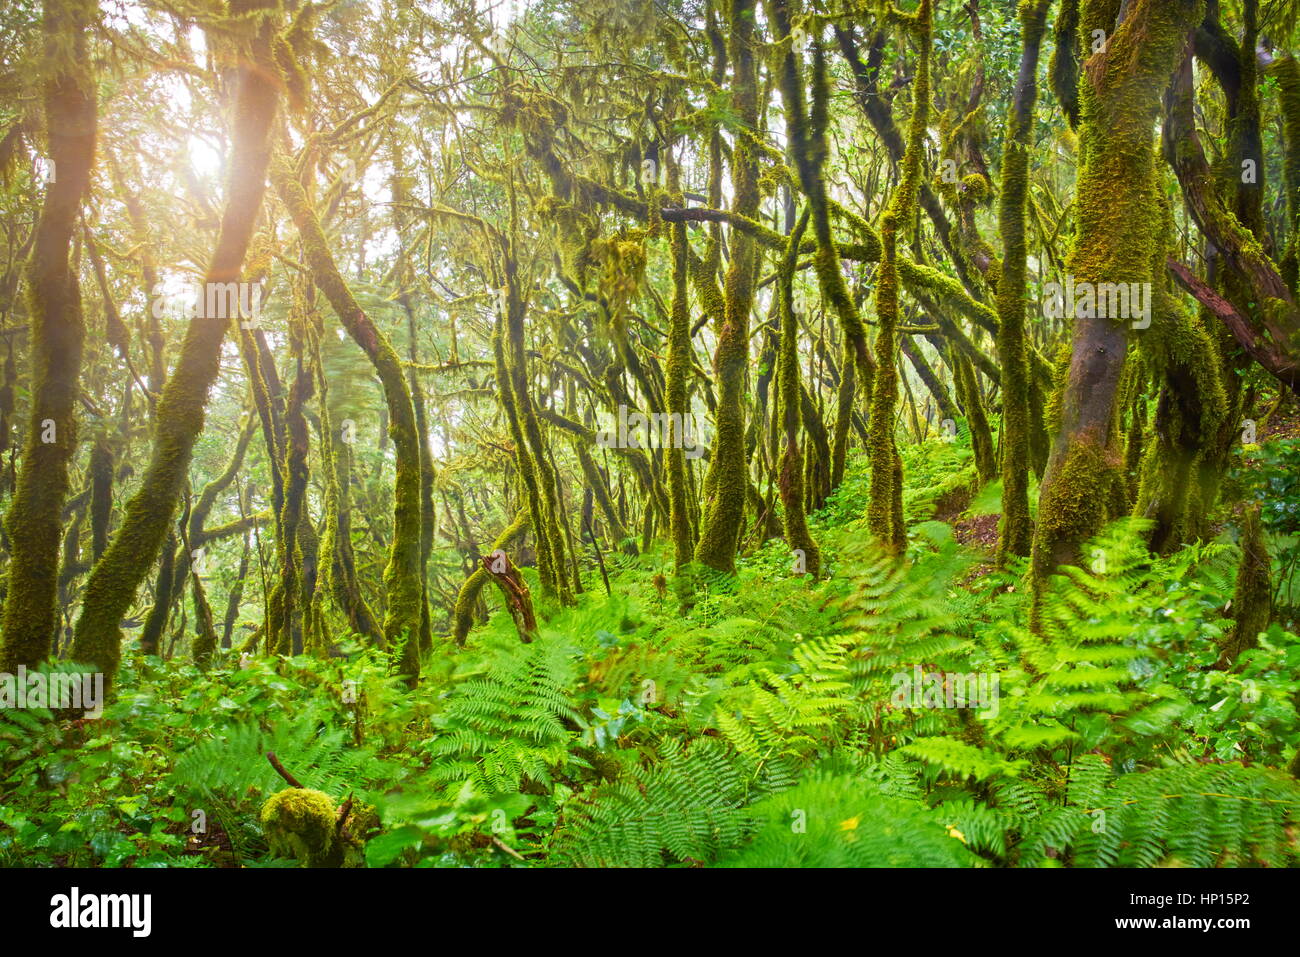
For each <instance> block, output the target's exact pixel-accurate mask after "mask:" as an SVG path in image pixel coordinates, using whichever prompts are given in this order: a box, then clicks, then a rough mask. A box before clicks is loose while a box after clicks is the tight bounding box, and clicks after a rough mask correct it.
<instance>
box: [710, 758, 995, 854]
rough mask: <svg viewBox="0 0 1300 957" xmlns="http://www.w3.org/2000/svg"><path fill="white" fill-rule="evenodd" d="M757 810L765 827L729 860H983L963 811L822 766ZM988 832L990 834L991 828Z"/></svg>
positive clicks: (770, 798) (761, 823) (762, 826)
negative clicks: (964, 826) (961, 823)
mask: <svg viewBox="0 0 1300 957" xmlns="http://www.w3.org/2000/svg"><path fill="white" fill-rule="evenodd" d="M752 813H753V815H754V817H755V820H756V822H757V826H758V832H757V834H756V835H755V837H754V839H753V841H752V842H751V843H750V844H749V845H748V846H746V847H745V848H744V849H743V850H740V851H738V852H737V853H734V854H732V855H729V856H728V857H726V858H725V859H723V861H721V864H722V866H727V867H972V866H977V865H980V864H981V863H982V861H981V860H980V858H979V857H977V856H976V855H975V854H974V853H972V851H971V850H970V848H969V846H968V842H969V838H968V837H967V836H966V835H965V834H964V833H963V832H962V830H961V829H960V827H958V825H957V819H956V818H954V817H953V816H951V815H945V813H944V811H943V810H938V811H935V810H931V809H929V808H926V807H925V806H924V805H922V804H919V803H917V802H914V801H909V800H906V799H902V798H896V797H889V796H887V795H885V794H884V793H882V792H880V791H879V790H877V789H876V788H874V787H873V786H872V783H871V782H870V781H869V780H867V779H863V778H860V777H854V776H850V775H824V774H815V775H813V776H811V777H809V779H808V780H806V781H804V782H803V783H802V784H800V785H799V786H798V787H796V788H793V789H791V790H789V791H784V792H782V793H780V794H777V795H774V796H772V797H769V798H766V799H765V800H763V801H760V802H759V803H758V804H756V805H754V807H753V808H752ZM964 820H969V821H972V822H974V820H975V819H974V817H973V816H968V817H967V818H965V819H964ZM983 820H987V817H986V818H984V819H983ZM968 826H969V825H968ZM971 829H972V831H974V830H975V828H974V827H972V828H971ZM980 837H981V839H985V840H987V839H989V838H988V837H987V835H984V834H983V833H981V834H980Z"/></svg>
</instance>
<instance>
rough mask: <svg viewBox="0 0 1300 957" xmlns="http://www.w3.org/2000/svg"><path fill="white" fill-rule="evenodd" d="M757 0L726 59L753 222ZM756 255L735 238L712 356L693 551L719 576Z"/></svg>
mask: <svg viewBox="0 0 1300 957" xmlns="http://www.w3.org/2000/svg"><path fill="white" fill-rule="evenodd" d="M754 6H755V4H754V0H732V4H731V10H730V21H731V23H730V28H731V33H730V39H729V50H728V54H729V57H730V60H731V65H732V103H733V106H734V108H735V110H736V115H737V117H738V118H739V120H740V123H741V129H740V130H739V131H738V134H737V137H736V142H735V145H734V146H733V148H732V186H733V189H734V201H733V210H734V211H735V212H736V213H738V214H739V215H741V216H745V217H748V218H751V219H752V218H753V217H754V216H755V214H756V213H757V211H758V205H759V199H760V196H759V184H758V155H759V152H758V151H759V148H760V147H759V144H758V143H757V142H756V141H755V137H756V136H757V127H758V71H757V69H756V66H755V60H754V49H753V37H754V14H755V10H754ZM757 267H758V258H757V249H756V244H755V242H754V240H753V238H752V237H751V236H749V235H747V234H746V233H745V232H743V231H741V230H733V231H732V233H731V262H730V264H729V265H728V267H727V278H726V287H725V288H726V293H725V303H724V313H723V321H722V325H721V327H720V328H719V329H718V344H717V348H716V349H715V351H714V355H713V370H714V374H715V376H716V381H717V386H718V407H717V411H716V414H715V418H714V422H715V434H714V440H713V450H712V452H713V458H712V460H711V461H710V465H709V473H708V476H707V478H706V484H705V488H706V495H707V501H706V502H705V504H704V517H703V521H702V522H701V527H700V540H699V542H698V543H697V544H696V546H695V560H696V561H698V562H700V563H701V564H703V565H707V566H709V567H710V568H713V569H716V570H718V571H722V572H733V571H735V567H736V546H737V542H738V540H739V536H740V530H741V523H742V520H743V518H744V513H745V489H746V486H747V485H748V477H747V476H746V468H745V407H744V396H745V375H746V372H747V370H748V365H749V312H750V309H751V308H752V306H753V302H754V279H755V273H756V272H757Z"/></svg>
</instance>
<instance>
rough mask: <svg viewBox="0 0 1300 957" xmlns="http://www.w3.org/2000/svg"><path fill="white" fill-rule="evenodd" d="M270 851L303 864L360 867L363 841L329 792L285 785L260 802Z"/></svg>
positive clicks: (304, 865) (309, 865) (263, 826)
mask: <svg viewBox="0 0 1300 957" xmlns="http://www.w3.org/2000/svg"><path fill="white" fill-rule="evenodd" d="M258 818H259V820H260V821H261V824H262V830H263V831H264V832H265V833H266V840H267V843H268V845H269V846H270V848H271V853H272V854H275V855H276V856H277V857H291V858H294V859H295V860H297V861H298V862H299V864H300V865H301V866H302V867H361V866H362V861H363V858H362V843H361V841H359V840H358V839H357V838H355V837H353V836H352V835H351V834H350V833H349V832H348V829H347V828H346V826H343V825H344V824H345V822H344V821H340V820H339V814H338V811H337V810H336V808H335V807H334V801H333V799H331V798H330V796H329V795H328V794H325V793H323V792H321V791H315V790H312V789H311V788H285V789H284V790H283V791H279V792H277V793H275V794H273V795H271V797H270V798H268V799H267V802H266V803H265V804H263V805H262V813H261V814H260V815H259V816H258Z"/></svg>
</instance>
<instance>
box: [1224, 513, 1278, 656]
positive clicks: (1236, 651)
mask: <svg viewBox="0 0 1300 957" xmlns="http://www.w3.org/2000/svg"><path fill="white" fill-rule="evenodd" d="M1232 616H1233V618H1235V619H1236V623H1235V624H1234V625H1233V628H1232V631H1231V632H1230V633H1229V634H1228V635H1227V637H1226V638H1225V640H1224V642H1223V661H1224V663H1225V664H1228V665H1231V664H1233V663H1234V662H1235V661H1236V660H1237V658H1238V657H1239V656H1240V655H1241V653H1242V652H1243V651H1245V650H1247V649H1248V648H1254V647H1256V646H1257V645H1258V644H1259V633H1260V632H1261V631H1263V630H1264V629H1265V628H1267V627H1268V623H1269V622H1270V621H1271V620H1272V618H1273V578H1272V571H1271V566H1270V561H1269V555H1268V544H1267V543H1266V542H1265V540H1264V528H1263V525H1262V524H1261V523H1260V520H1259V506H1258V505H1252V506H1248V507H1247V508H1246V510H1245V513H1244V514H1243V515H1242V523H1241V562H1240V564H1238V566H1237V583H1236V587H1235V588H1234V589H1233V592H1232Z"/></svg>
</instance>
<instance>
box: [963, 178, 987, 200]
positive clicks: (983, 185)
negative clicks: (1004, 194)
mask: <svg viewBox="0 0 1300 957" xmlns="http://www.w3.org/2000/svg"><path fill="white" fill-rule="evenodd" d="M961 194H962V198H963V199H965V200H967V201H968V202H972V203H976V204H983V203H985V202H987V201H988V198H989V181H988V180H987V179H985V178H984V176H983V174H981V173H971V174H970V175H969V176H966V177H964V178H963V179H962V181H961Z"/></svg>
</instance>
